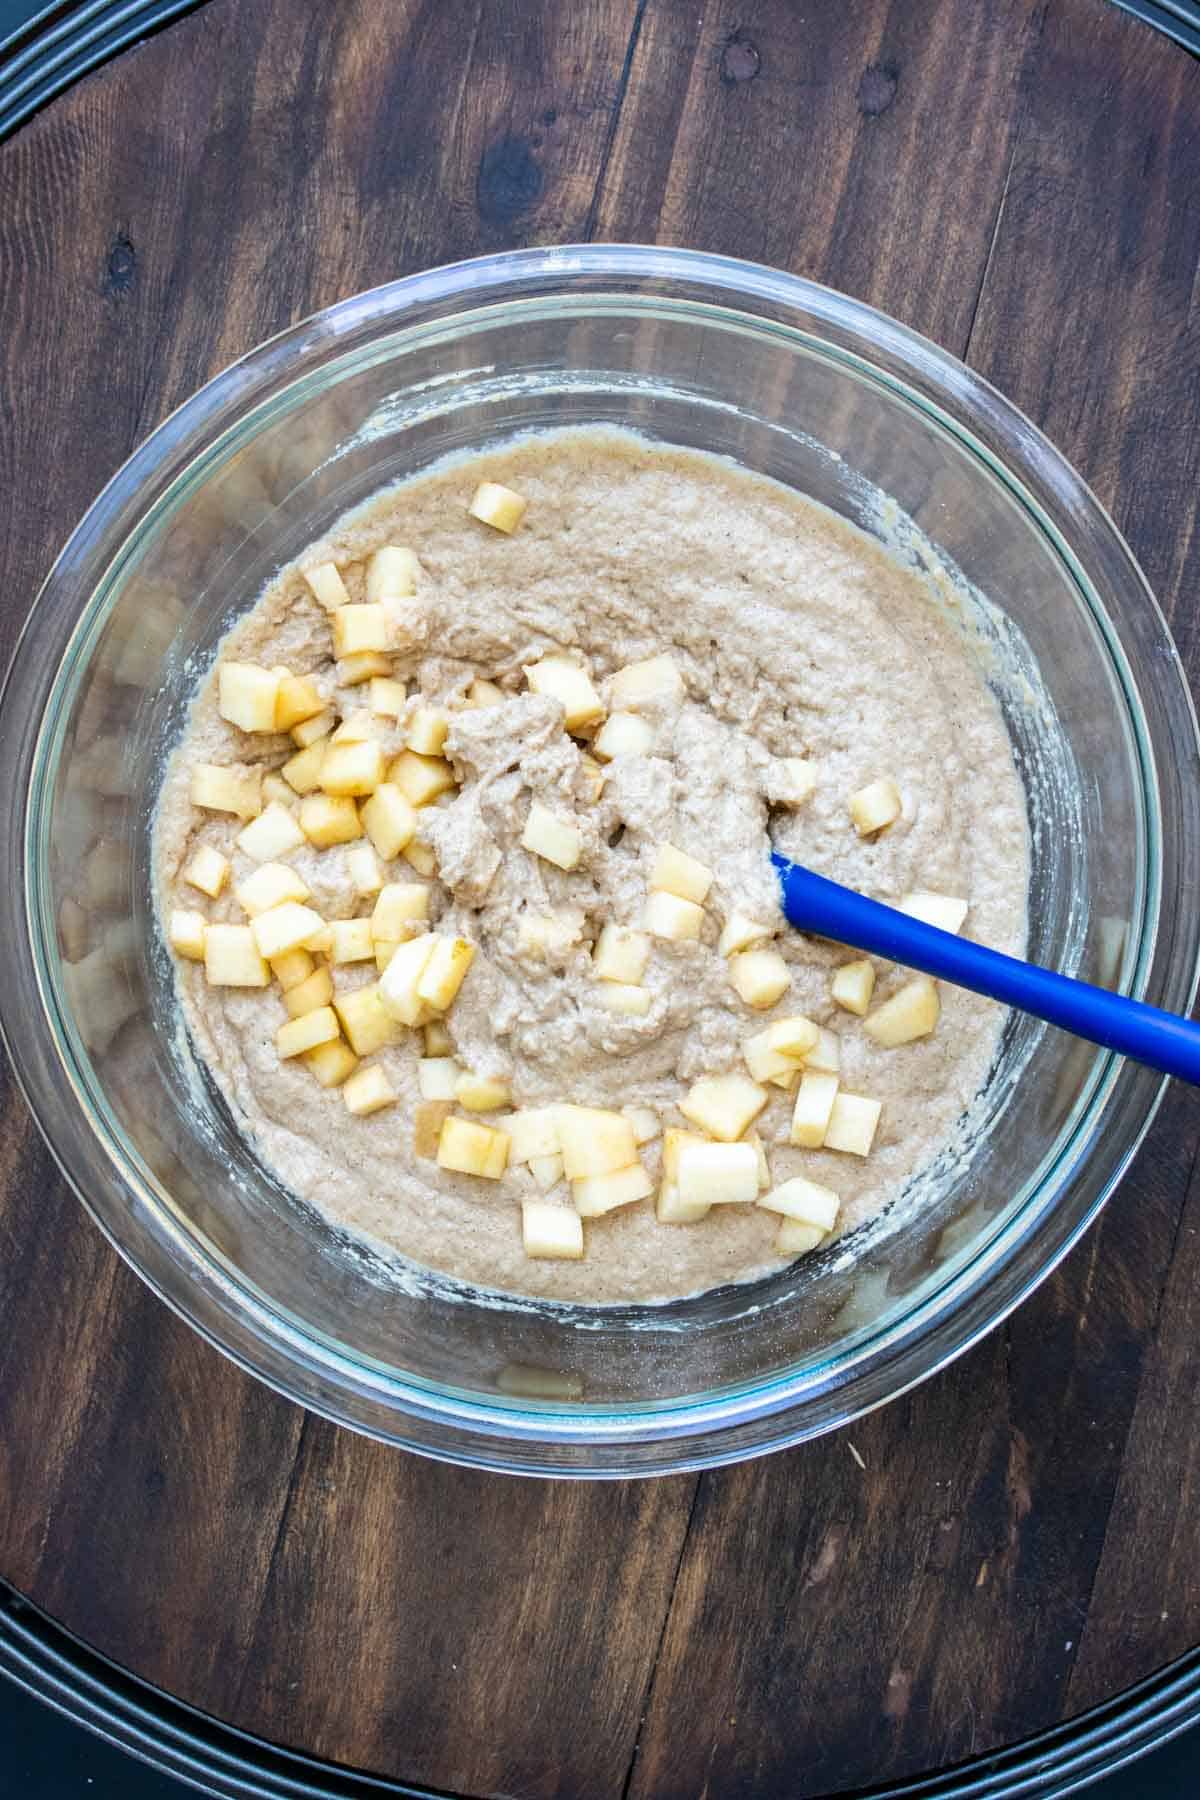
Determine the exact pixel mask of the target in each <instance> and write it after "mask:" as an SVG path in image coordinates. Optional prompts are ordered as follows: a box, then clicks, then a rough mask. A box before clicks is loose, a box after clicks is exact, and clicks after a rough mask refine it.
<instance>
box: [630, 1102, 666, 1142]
mask: <svg viewBox="0 0 1200 1800" xmlns="http://www.w3.org/2000/svg"><path fill="white" fill-rule="evenodd" d="M622 1111H623V1112H624V1114H625V1117H626V1118H627V1119H628V1120H629V1124H630V1128H631V1129H632V1131H633V1141H634V1143H635V1144H637V1145H638V1147H639V1148H640V1147H641V1146H642V1145H643V1144H651V1143H653V1142H654V1139H655V1138H656V1137H660V1136H661V1135H662V1126H661V1125H660V1124H659V1120H658V1114H657V1113H655V1112H652V1111H651V1110H650V1108H649V1107H648V1106H626V1107H623V1108H622Z"/></svg>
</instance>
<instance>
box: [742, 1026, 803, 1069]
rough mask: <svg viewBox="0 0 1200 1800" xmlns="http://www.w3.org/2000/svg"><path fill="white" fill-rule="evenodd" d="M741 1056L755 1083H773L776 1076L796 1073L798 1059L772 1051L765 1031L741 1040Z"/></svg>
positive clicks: (778, 1051)
mask: <svg viewBox="0 0 1200 1800" xmlns="http://www.w3.org/2000/svg"><path fill="white" fill-rule="evenodd" d="M742 1055H743V1056H744V1057H745V1059H746V1067H747V1068H748V1069H749V1071H750V1073H751V1075H753V1077H754V1079H755V1081H774V1080H775V1078H776V1076H777V1075H793V1074H796V1073H798V1059H797V1058H796V1057H794V1056H788V1055H785V1054H784V1052H783V1051H781V1050H773V1049H772V1048H771V1042H770V1039H769V1037H768V1036H767V1033H766V1032H765V1031H759V1032H756V1034H755V1035H754V1037H749V1038H745V1039H744V1040H743V1042H742Z"/></svg>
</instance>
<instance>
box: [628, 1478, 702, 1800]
mask: <svg viewBox="0 0 1200 1800" xmlns="http://www.w3.org/2000/svg"><path fill="white" fill-rule="evenodd" d="M707 1480H708V1473H707V1471H705V1470H701V1472H700V1473H699V1474H698V1475H697V1476H696V1478H695V1481H694V1482H693V1483H692V1497H691V1500H690V1501H689V1503H688V1516H687V1524H686V1525H685V1526H684V1528H683V1535H682V1537H681V1538H680V1540H679V1555H678V1556H677V1557H676V1559H675V1571H674V1573H673V1575H672V1576H671V1585H670V1588H669V1589H668V1592H667V1604H666V1605H665V1606H664V1607H663V1615H662V1623H661V1624H660V1626H659V1631H658V1642H657V1643H656V1644H655V1646H654V1655H653V1656H652V1657H651V1659H650V1667H649V1669H648V1671H647V1673H646V1682H645V1686H644V1687H643V1689H642V1697H641V1700H640V1701H639V1703H638V1722H637V1730H636V1731H635V1732H634V1736H633V1750H632V1751H631V1753H630V1757H629V1767H628V1768H627V1769H626V1771H625V1779H624V1781H623V1782H622V1783H621V1800H629V1790H630V1788H631V1787H632V1786H633V1777H634V1774H635V1773H636V1771H637V1760H638V1751H639V1750H640V1749H641V1747H642V1726H643V1725H644V1724H645V1722H646V1715H647V1714H648V1713H649V1711H650V1706H651V1702H652V1700H653V1697H654V1683H655V1680H656V1679H657V1676H658V1663H659V1658H660V1657H661V1656H662V1648H663V1644H664V1643H665V1642H666V1637H667V1627H668V1625H669V1624H670V1622H671V1614H672V1612H673V1611H674V1609H675V1595H676V1592H677V1591H678V1588H679V1577H680V1574H681V1573H682V1571H683V1559H684V1557H685V1556H686V1555H687V1547H688V1540H689V1539H690V1537H691V1535H692V1521H693V1519H694V1518H695V1517H696V1507H697V1504H698V1502H699V1499H700V1489H701V1486H702V1484H703V1483H704V1482H705V1481H707Z"/></svg>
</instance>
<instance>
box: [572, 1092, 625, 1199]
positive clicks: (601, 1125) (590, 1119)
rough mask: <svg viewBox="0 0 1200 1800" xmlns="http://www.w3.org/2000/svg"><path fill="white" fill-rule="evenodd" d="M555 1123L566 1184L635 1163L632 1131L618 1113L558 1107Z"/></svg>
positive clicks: (596, 1107)
mask: <svg viewBox="0 0 1200 1800" xmlns="http://www.w3.org/2000/svg"><path fill="white" fill-rule="evenodd" d="M555 1122H556V1124H557V1128H558V1144H559V1149H560V1150H561V1151H562V1158H563V1168H564V1170H565V1171H566V1175H567V1179H568V1181H583V1180H584V1179H585V1178H586V1177H587V1176H589V1175H611V1174H612V1173H613V1172H614V1170H616V1169H627V1168H629V1167H630V1165H631V1164H632V1163H635V1162H636V1161H637V1159H638V1155H637V1145H636V1144H635V1143H634V1141H633V1127H632V1126H631V1125H630V1123H629V1120H628V1119H626V1118H624V1117H623V1116H622V1115H621V1114H620V1113H618V1112H608V1111H607V1110H606V1109H605V1108H603V1107H599V1106H559V1107H557V1108H556V1109H555Z"/></svg>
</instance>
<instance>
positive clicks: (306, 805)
mask: <svg viewBox="0 0 1200 1800" xmlns="http://www.w3.org/2000/svg"><path fill="white" fill-rule="evenodd" d="M368 804H370V802H368ZM300 829H301V830H302V831H303V833H304V835H305V837H306V838H307V839H308V841H309V843H310V844H315V845H316V846H317V849H318V850H328V849H329V847H330V845H331V844H349V843H352V842H353V841H354V839H355V838H360V837H361V836H362V821H361V819H360V818H359V816H358V808H357V806H356V805H355V804H354V801H353V800H352V799H351V798H350V796H349V795H335V794H306V795H305V796H304V798H303V800H302V801H301V802H300Z"/></svg>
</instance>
